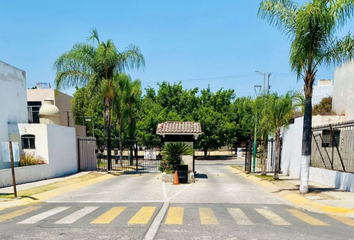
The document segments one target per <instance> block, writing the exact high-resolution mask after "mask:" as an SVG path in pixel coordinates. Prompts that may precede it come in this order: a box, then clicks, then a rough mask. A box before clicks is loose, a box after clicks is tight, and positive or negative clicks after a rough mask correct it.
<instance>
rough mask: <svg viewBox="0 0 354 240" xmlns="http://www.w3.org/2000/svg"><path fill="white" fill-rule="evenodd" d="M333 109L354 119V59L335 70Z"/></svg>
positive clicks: (347, 118)
mask: <svg viewBox="0 0 354 240" xmlns="http://www.w3.org/2000/svg"><path fill="white" fill-rule="evenodd" d="M332 110H333V111H334V112H336V113H337V114H338V115H345V118H346V120H347V121H350V120H354V61H349V62H347V63H345V64H343V65H342V66H340V67H338V68H336V69H335V71H334V89H333V101H332Z"/></svg>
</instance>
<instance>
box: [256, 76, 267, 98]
mask: <svg viewBox="0 0 354 240" xmlns="http://www.w3.org/2000/svg"><path fill="white" fill-rule="evenodd" d="M256 73H259V74H261V75H263V95H265V75H266V74H265V73H262V72H260V71H256Z"/></svg>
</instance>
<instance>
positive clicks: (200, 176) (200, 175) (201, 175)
mask: <svg viewBox="0 0 354 240" xmlns="http://www.w3.org/2000/svg"><path fill="white" fill-rule="evenodd" d="M195 178H208V175H206V174H204V173H196V174H195Z"/></svg>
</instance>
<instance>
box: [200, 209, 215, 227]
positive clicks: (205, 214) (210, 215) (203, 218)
mask: <svg viewBox="0 0 354 240" xmlns="http://www.w3.org/2000/svg"><path fill="white" fill-rule="evenodd" d="M198 210H199V218H200V223H201V224H219V222H218V220H217V219H216V217H215V215H214V212H213V210H212V209H211V208H202V207H200V208H198Z"/></svg>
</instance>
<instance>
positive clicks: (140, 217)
mask: <svg viewBox="0 0 354 240" xmlns="http://www.w3.org/2000/svg"><path fill="white" fill-rule="evenodd" d="M155 209H156V207H142V208H140V210H139V211H138V212H137V213H136V214H135V215H134V216H133V217H132V218H131V219H130V220H129V222H128V224H148V223H149V220H150V218H151V217H152V215H153V214H154V212H155Z"/></svg>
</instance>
